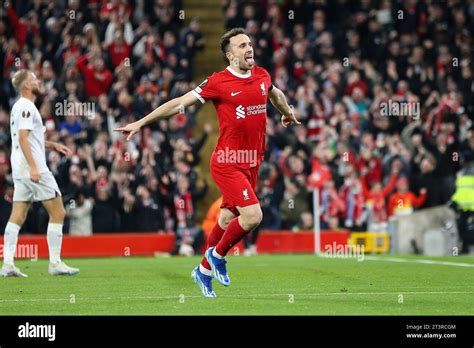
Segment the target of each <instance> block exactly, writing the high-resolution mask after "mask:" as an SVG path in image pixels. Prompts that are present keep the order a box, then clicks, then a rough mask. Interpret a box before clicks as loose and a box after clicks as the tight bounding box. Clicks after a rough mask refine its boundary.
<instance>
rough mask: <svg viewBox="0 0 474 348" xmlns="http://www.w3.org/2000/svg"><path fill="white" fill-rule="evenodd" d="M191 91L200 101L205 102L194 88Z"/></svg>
mask: <svg viewBox="0 0 474 348" xmlns="http://www.w3.org/2000/svg"><path fill="white" fill-rule="evenodd" d="M191 93H192V94H193V95H194V96H195V97H196V98H197V99H198V100H199V101H200V102H201V103H203V104H204V103H205V102H206V101H205V100H204V98H203V97H201V96H200V95H199V93H198V92H196V91H195V90H194V89H193V90H192V91H191Z"/></svg>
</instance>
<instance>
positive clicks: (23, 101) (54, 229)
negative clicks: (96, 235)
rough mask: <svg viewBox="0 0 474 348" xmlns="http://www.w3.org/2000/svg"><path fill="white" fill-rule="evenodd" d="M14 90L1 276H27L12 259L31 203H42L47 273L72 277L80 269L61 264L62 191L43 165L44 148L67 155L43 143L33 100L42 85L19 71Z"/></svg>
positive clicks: (57, 146)
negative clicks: (9, 196)
mask: <svg viewBox="0 0 474 348" xmlns="http://www.w3.org/2000/svg"><path fill="white" fill-rule="evenodd" d="M12 84H13V87H14V88H15V89H16V90H17V91H18V92H19V93H20V98H19V99H18V100H17V101H16V102H15V104H14V105H13V108H12V111H11V115H10V129H11V137H12V153H11V164H12V176H13V184H14V191H13V207H12V212H11V215H10V219H9V220H8V223H7V226H6V228H5V234H4V238H3V241H4V250H3V267H2V269H1V270H0V275H2V276H4V277H27V275H26V274H24V273H22V272H21V271H20V269H19V268H18V267H15V265H14V262H13V258H14V255H15V249H16V246H17V241H18V233H19V231H20V229H21V226H22V225H23V223H24V222H25V219H26V215H27V213H28V208H29V207H30V204H31V202H38V201H40V202H42V204H43V206H44V207H45V209H46V210H47V212H48V215H49V224H48V230H47V241H48V249H49V269H48V271H49V274H51V275H74V274H77V273H79V269H77V268H72V267H69V266H67V265H66V264H65V263H64V262H62V261H61V244H62V237H63V223H64V217H65V215H66V213H65V210H64V206H63V202H62V199H61V191H60V190H59V187H58V184H57V183H56V180H55V179H54V176H53V174H52V173H51V172H50V170H49V169H48V167H47V165H46V154H45V148H46V147H47V148H52V149H55V150H56V151H58V152H60V153H62V154H64V155H66V156H69V155H70V154H71V150H69V149H68V148H67V147H66V146H64V145H61V144H58V143H55V142H51V141H45V135H44V132H45V127H44V126H43V120H42V119H41V115H40V113H39V111H38V109H37V108H36V106H35V104H34V101H35V99H36V97H37V96H39V95H41V92H42V87H43V86H42V84H41V82H40V80H39V79H38V78H37V77H36V76H35V74H34V73H33V72H31V71H29V70H19V71H17V72H16V73H15V74H14V75H13V78H12Z"/></svg>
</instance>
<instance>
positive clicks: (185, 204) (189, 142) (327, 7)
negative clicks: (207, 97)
mask: <svg viewBox="0 0 474 348" xmlns="http://www.w3.org/2000/svg"><path fill="white" fill-rule="evenodd" d="M139 3H140V4H144V5H143V6H138V4H139ZM222 3H223V12H224V18H225V24H226V27H227V28H232V27H237V26H241V27H244V28H245V29H246V30H247V32H248V34H249V36H250V37H251V38H252V39H253V41H254V43H255V44H254V47H255V56H256V59H257V64H258V65H261V66H263V67H265V68H266V69H267V70H268V71H269V72H270V74H271V76H272V79H273V83H274V84H275V85H276V86H277V87H278V88H280V89H282V90H283V91H285V93H286V95H287V98H288V99H289V101H290V103H291V104H292V105H294V106H295V110H296V113H297V116H298V118H299V119H301V120H302V121H303V124H304V126H301V127H290V128H283V127H282V126H281V125H280V123H279V115H277V113H276V111H275V110H274V109H272V108H270V110H271V111H270V113H269V118H268V131H267V151H266V156H265V158H266V161H265V162H264V163H263V164H262V166H261V170H260V180H259V183H258V188H257V190H258V194H259V197H260V199H261V204H262V208H263V212H264V220H263V222H262V226H261V227H262V228H264V229H282V228H283V229H293V230H302V229H308V228H311V226H312V224H313V215H312V209H311V207H312V206H311V204H312V199H311V192H310V188H309V187H308V180H309V178H310V176H311V173H315V172H316V173H318V175H319V176H320V177H321V178H322V179H323V180H322V182H323V185H322V186H321V197H320V201H321V222H322V227H323V228H332V229H338V228H348V229H351V230H366V229H370V230H375V231H376V230H384V229H385V228H386V223H387V221H388V220H389V219H390V217H392V216H395V215H401V214H410V213H411V212H412V211H413V210H415V209H423V208H427V207H432V206H436V205H441V204H445V203H447V202H448V201H449V200H450V198H451V196H452V194H453V192H454V182H455V178H456V174H457V173H458V172H459V170H461V169H462V168H465V167H466V166H467V165H468V164H469V163H472V162H473V161H474V131H473V126H472V124H473V112H474V110H473V104H474V103H473V95H474V94H473V85H472V69H473V61H472V54H473V52H472V49H473V47H474V45H473V44H472V37H473V29H472V28H473V24H474V5H471V6H470V7H469V6H468V5H467V4H465V3H464V2H462V1H455V0H453V1H448V2H438V1H426V2H416V1H411V0H406V1H395V0H392V1H391V0H383V1H381V2H376V4H375V5H374V4H373V2H372V1H366V0H362V1H344V0H339V1H304V0H293V1H283V2H280V1H274V0H268V1H236V0H227V1H223V2H222ZM131 4H132V3H131V2H130V3H129V2H126V1H121V0H116V1H110V2H103V3H102V2H100V1H82V2H80V1H78V0H69V1H50V0H48V1H46V2H44V1H35V2H32V3H31V4H29V5H28V4H26V2H25V3H23V2H18V3H17V4H15V5H14V6H13V5H11V4H9V3H8V2H5V3H4V6H3V11H2V12H1V14H0V45H1V46H2V49H1V51H0V67H1V76H0V79H1V81H0V82H1V83H0V97H1V98H0V100H1V103H0V197H1V199H0V208H1V210H0V211H1V214H0V226H4V225H5V223H6V219H7V218H8V212H9V210H8V209H7V207H8V206H9V205H11V198H12V183H11V179H10V178H9V176H10V174H11V172H10V166H9V146H10V134H9V122H8V120H9V110H10V107H11V105H12V102H13V101H14V99H15V98H16V94H15V92H14V91H13V89H12V86H11V83H10V76H11V73H12V72H13V71H15V70H17V69H21V68H30V69H32V70H34V71H36V73H37V74H38V75H39V76H40V77H41V79H42V80H43V81H44V83H45V86H46V95H45V96H44V97H43V98H41V99H40V100H38V105H39V108H40V111H41V114H42V116H43V117H44V121H45V126H46V132H49V133H50V134H49V135H48V136H49V137H50V138H51V139H52V140H57V141H62V142H63V143H65V144H67V145H68V146H69V147H70V148H71V149H73V152H74V155H73V156H72V158H70V159H66V158H64V157H61V156H59V154H58V153H56V152H54V151H50V152H49V153H48V162H49V165H50V168H51V170H52V172H53V173H54V175H55V176H56V178H57V181H58V183H59V185H60V188H61V190H62V193H63V197H64V202H65V204H66V207H67V211H68V216H69V227H67V228H69V231H70V233H72V234H90V233H92V232H94V233H96V232H108V231H161V230H176V229H178V230H179V229H185V230H186V231H189V230H192V229H193V228H195V227H196V223H197V221H195V211H196V205H197V204H198V201H199V199H200V198H201V197H203V195H205V193H206V189H207V183H202V179H201V178H199V176H198V175H197V173H196V171H195V170H194V169H193V168H194V167H195V166H196V165H197V164H198V163H199V161H200V155H199V150H200V148H201V147H202V145H203V144H204V142H205V141H206V139H207V135H208V134H209V133H210V132H211V131H212V129H211V127H210V126H209V125H207V126H206V127H205V132H204V133H203V134H202V135H201V136H200V137H199V139H194V138H193V137H192V135H191V130H192V128H193V126H194V125H195V118H196V114H197V111H198V110H197V109H196V107H192V108H189V109H187V110H186V111H185V113H183V114H180V115H176V116H174V117H173V118H171V119H170V120H169V121H162V122H160V123H159V124H155V125H152V126H150V127H149V128H147V129H146V130H145V131H144V132H143V133H142V134H141V135H140V136H136V137H135V138H134V140H133V141H132V142H129V143H126V142H124V140H123V138H122V137H121V136H120V135H117V134H115V133H113V132H112V131H111V129H112V128H114V127H115V126H116V125H122V124H125V123H128V122H130V121H133V120H135V119H137V118H139V117H142V116H144V115H146V114H147V113H148V112H150V111H151V110H153V109H154V108H156V107H157V106H158V105H160V104H161V103H163V102H165V101H167V100H169V99H170V98H173V97H176V96H179V95H181V94H183V93H184V92H187V91H188V90H190V89H191V88H193V87H194V86H195V83H194V82H193V70H194V69H193V56H194V55H195V53H196V51H197V50H199V49H201V48H202V47H203V46H204V38H203V36H202V34H201V31H200V23H199V20H197V19H196V20H193V21H191V23H190V25H189V26H188V27H184V26H182V25H181V24H182V22H183V21H182V20H181V19H180V18H179V10H180V9H181V8H182V6H181V5H182V4H181V1H171V0H156V1H154V2H153V1H145V2H139V1H137V2H136V5H137V6H132V5H131ZM209 44H215V45H217V43H209ZM198 82H199V81H198ZM64 101H67V102H68V103H72V104H73V105H78V106H84V105H85V106H88V105H89V104H90V105H94V106H95V107H94V108H93V109H92V110H85V112H82V113H80V114H79V115H73V114H74V113H75V111H74V110H72V111H71V110H70V109H68V108H67V107H63V108H59V109H58V105H63V104H64ZM389 101H393V102H394V103H396V104H398V105H403V103H405V104H406V105H418V106H419V107H420V108H419V114H418V115H417V116H416V115H415V114H414V113H410V115H411V116H409V115H399V116H396V115H392V116H385V115H382V113H381V105H388V104H389ZM88 103H89V104H88ZM198 104H199V103H198ZM67 105H69V104H67ZM67 105H66V106H67ZM414 110H416V107H415V109H414ZM46 223H47V214H46V213H45V212H44V211H43V210H42V209H41V208H40V207H37V206H36V207H35V208H34V209H32V212H31V214H30V215H29V218H28V220H27V223H26V224H25V229H26V230H27V231H28V232H37V231H45V226H46ZM192 233H194V232H192ZM183 238H184V237H183Z"/></svg>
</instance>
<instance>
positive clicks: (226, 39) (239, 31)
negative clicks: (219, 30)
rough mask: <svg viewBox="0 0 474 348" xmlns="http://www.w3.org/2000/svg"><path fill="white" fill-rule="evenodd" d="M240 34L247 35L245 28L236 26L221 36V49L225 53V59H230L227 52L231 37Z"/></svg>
mask: <svg viewBox="0 0 474 348" xmlns="http://www.w3.org/2000/svg"><path fill="white" fill-rule="evenodd" d="M240 34H245V35H247V33H246V32H245V29H244V28H234V29H231V30H229V31H228V32H227V33H225V34H224V35H222V37H221V51H222V54H223V55H224V59H225V61H226V62H228V61H229V60H228V59H227V56H226V55H225V54H226V53H227V50H228V48H229V43H230V39H231V38H232V37H234V36H237V35H240Z"/></svg>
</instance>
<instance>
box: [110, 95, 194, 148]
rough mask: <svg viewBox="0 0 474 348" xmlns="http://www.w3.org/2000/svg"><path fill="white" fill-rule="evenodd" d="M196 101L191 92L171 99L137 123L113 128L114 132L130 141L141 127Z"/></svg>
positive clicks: (180, 110)
mask: <svg viewBox="0 0 474 348" xmlns="http://www.w3.org/2000/svg"><path fill="white" fill-rule="evenodd" d="M197 101H198V100H197V98H196V97H195V96H194V95H193V94H192V93H191V92H188V93H186V94H185V95H183V96H181V97H178V98H174V99H171V100H170V101H168V102H166V103H164V104H163V105H161V106H159V107H158V108H156V109H155V110H153V111H152V112H150V113H149V114H148V115H146V116H145V117H143V118H141V119H139V120H138V121H135V122H133V123H129V124H127V125H126V126H125V127H120V128H115V129H114V131H115V132H122V134H124V135H126V136H127V140H130V139H131V138H132V136H133V135H134V134H135V133H137V132H138V131H139V130H140V128H142V127H143V126H146V125H147V124H150V123H153V122H155V121H158V120H160V119H163V118H166V117H170V116H173V115H176V114H177V113H180V112H183V111H184V108H186V107H188V106H190V105H193V104H195V103H196V102H197Z"/></svg>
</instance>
